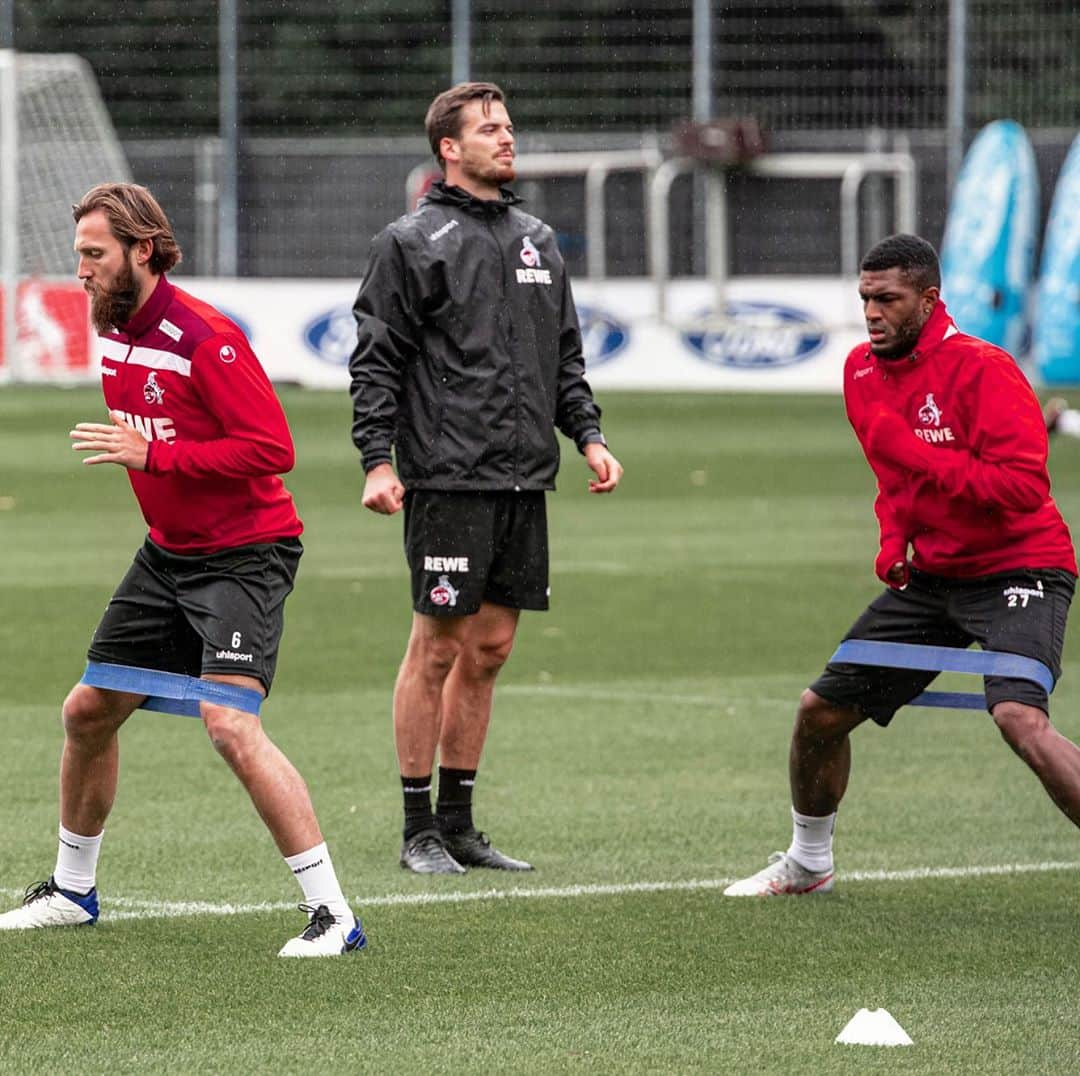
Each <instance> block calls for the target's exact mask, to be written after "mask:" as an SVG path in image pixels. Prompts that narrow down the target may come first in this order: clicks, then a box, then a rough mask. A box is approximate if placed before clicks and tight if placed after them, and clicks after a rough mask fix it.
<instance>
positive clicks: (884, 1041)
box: [835, 1009, 914, 1046]
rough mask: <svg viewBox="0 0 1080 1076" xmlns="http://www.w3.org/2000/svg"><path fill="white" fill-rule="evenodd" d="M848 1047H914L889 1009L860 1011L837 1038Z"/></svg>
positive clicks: (837, 1040)
mask: <svg viewBox="0 0 1080 1076" xmlns="http://www.w3.org/2000/svg"><path fill="white" fill-rule="evenodd" d="M835 1041H836V1042H841V1043H845V1044H846V1045H848V1046H913V1045H914V1043H912V1041H911V1037H910V1036H909V1035H908V1033H907V1032H906V1031H905V1030H904V1029H903V1028H902V1027H901V1026H900V1025H899V1024H898V1023H897V1022H896V1020H895V1019H894V1018H893V1016H892V1013H890V1012H889V1011H888V1010H887V1009H874V1010H870V1009H860V1010H859V1011H858V1012H857V1013H856V1014H855V1015H854V1016H853V1017H852V1018H851V1019H850V1020H849V1021H848V1022H847V1024H846V1025H845V1027H844V1030H843V1031H841V1032H840V1034H839V1035H837V1036H836V1040H835Z"/></svg>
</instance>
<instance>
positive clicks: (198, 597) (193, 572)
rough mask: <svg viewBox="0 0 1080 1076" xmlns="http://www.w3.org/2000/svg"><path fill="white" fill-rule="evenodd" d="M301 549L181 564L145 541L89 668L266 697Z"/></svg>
mask: <svg viewBox="0 0 1080 1076" xmlns="http://www.w3.org/2000/svg"><path fill="white" fill-rule="evenodd" d="M303 551H304V549H303V546H302V545H301V544H300V541H299V539H297V538H284V539H282V540H281V541H278V542H265V543H260V544H258V545H247V546H237V547H236V548H235V549H226V550H222V551H221V552H218V553H209V554H206V555H203V556H180V555H179V554H177V553H170V552H168V551H167V550H165V549H162V548H161V546H158V545H155V544H154V543H153V542H151V541H150V539H149V538H147V539H146V541H145V542H144V544H143V547H142V548H141V549H140V550H139V551H138V553H136V554H135V560H134V562H133V563H132V565H131V567H130V568H129V569H128V572H127V575H125V576H124V578H123V579H122V580H121V582H120V585H119V586H118V587H117V588H116V593H115V594H114V595H113V596H112V600H111V601H110V602H109V605H108V608H107V609H106V610H105V615H104V616H103V617H102V618H101V623H100V624H99V625H98V627H97V631H96V632H94V638H93V641H92V642H91V643H90V650H89V653H88V654H87V656H88V657H89V659H90V660H91V661H105V662H109V663H111V664H114V665H134V666H137V667H138V668H141V669H160V670H162V671H163V672H173V673H183V674H184V675H186V676H200V675H201V674H203V673H229V674H233V675H241V676H253V677H255V679H257V680H259V681H260V682H261V683H262V685H263V687H264V688H265V689H266V690H267V691H268V692H269V690H270V684H271V683H272V681H273V679H274V669H275V667H276V666H277V655H278V646H279V644H280V642H281V634H282V630H283V628H284V616H285V599H286V598H287V597H288V595H289V593H290V592H291V591H292V588H293V581H294V579H295V578H296V569H297V566H298V565H299V563H300V556H301V554H302V553H303Z"/></svg>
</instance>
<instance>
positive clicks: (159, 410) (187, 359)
mask: <svg viewBox="0 0 1080 1076" xmlns="http://www.w3.org/2000/svg"><path fill="white" fill-rule="evenodd" d="M99 340H100V343H101V354H102V361H101V383H102V390H103V392H104V394H105V403H106V405H107V406H108V408H109V410H110V411H121V412H123V417H124V419H125V421H126V422H128V423H129V424H130V425H132V426H134V427H135V428H136V429H137V430H138V431H139V432H140V433H141V434H142V435H143V437H145V438H146V439H147V441H149V442H150V446H149V453H148V455H147V458H146V471H145V472H144V471H134V470H130V469H129V470H128V477H129V478H130V480H131V488H132V489H133V490H134V491H135V496H136V498H137V499H138V501H139V507H140V508H141V509H142V514H143V517H144V518H145V520H146V522H147V524H148V525H149V527H150V538H151V540H152V541H154V542H156V543H157V544H158V545H160V546H163V547H164V548H165V549H168V550H171V551H172V552H174V553H183V554H193V553H210V552H214V551H216V550H220V549H229V548H232V547H235V546H241V545H249V544H251V543H254V542H268V541H274V540H275V539H278V538H293V537H296V536H297V535H299V534H300V533H301V532H302V531H303V529H304V528H303V524H302V523H301V522H300V518H299V517H298V516H297V514H296V508H295V506H294V504H293V499H292V495H291V494H290V493H289V491H288V490H287V489H286V488H285V484H284V482H282V481H281V479H280V478H279V477H277V476H278V475H279V474H283V473H284V472H286V471H289V470H291V469H292V466H293V460H294V455H293V443H292V435H291V434H290V433H289V426H288V423H287V421H286V419H285V413H284V411H283V410H282V409H281V404H280V402H279V401H278V398H277V396H276V395H275V393H274V389H273V387H272V386H271V384H270V381H269V379H268V378H267V376H266V374H265V372H264V371H263V368H262V366H260V365H259V360H258V359H257V358H256V357H255V353H254V352H253V351H252V350H251V345H250V344H249V343H248V341H247V338H246V337H245V336H244V334H243V333H242V332H241V331H240V329H239V328H238V327H237V326H236V325H235V324H234V323H233V322H232V321H230V320H229V319H228V318H227V317H225V316H224V315H223V314H221V313H219V312H218V311H217V310H215V309H214V308H213V307H212V306H209V305H208V304H206V303H203V302H200V301H199V300H198V299H196V298H194V297H193V296H191V295H188V294H187V293H186V292H184V291H181V290H180V289H179V288H176V287H174V286H173V285H172V284H171V283H169V281H168V280H166V279H165V277H164V276H162V277H161V278H160V279H159V280H158V282H157V286H156V287H155V289H154V291H153V293H152V294H151V296H150V298H149V299H148V300H147V301H146V303H145V304H144V305H143V306H142V308H141V309H140V310H139V311H138V313H137V314H136V315H135V316H134V317H133V318H132V319H131V321H129V322H128V323H127V324H126V325H121V326H119V327H118V328H116V329H114V330H111V331H109V332H105V333H102V334H100V336H99Z"/></svg>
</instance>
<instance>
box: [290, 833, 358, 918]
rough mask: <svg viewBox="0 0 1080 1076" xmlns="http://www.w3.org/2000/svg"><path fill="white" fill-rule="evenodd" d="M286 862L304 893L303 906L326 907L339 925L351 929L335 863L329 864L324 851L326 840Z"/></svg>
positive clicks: (328, 856)
mask: <svg viewBox="0 0 1080 1076" xmlns="http://www.w3.org/2000/svg"><path fill="white" fill-rule="evenodd" d="M285 862H286V863H287V864H288V866H289V870H291V871H292V872H293V875H294V876H295V877H296V880H297V881H298V882H299V883H300V888H301V889H302V890H303V891H304V903H305V904H310V905H311V906H312V907H313V908H318V906H319V905H320V904H325V905H326V907H327V908H328V909H329V910H330V913H331V914H332V915H333V916H334V918H335V919H336V920H337V921H338V922H339V923H345V924H347V925H348V926H350V927H351V926H352V924H353V914H352V912H351V911H350V910H349V902H348V901H347V900H346V899H345V894H344V893H342V891H341V886H340V885H339V884H338V880H337V875H336V874H335V873H334V864H333V863H332V862H331V861H330V853H329V852H328V851H327V850H326V842H325V841H323V843H322V844H317V845H315V847H314V848H309V849H308V850H307V851H306V852H298V853H297V854H296V855H295V856H286V857H285Z"/></svg>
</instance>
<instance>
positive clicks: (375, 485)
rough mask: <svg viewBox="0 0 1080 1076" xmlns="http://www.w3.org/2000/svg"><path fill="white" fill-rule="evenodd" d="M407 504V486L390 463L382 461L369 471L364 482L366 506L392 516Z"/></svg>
mask: <svg viewBox="0 0 1080 1076" xmlns="http://www.w3.org/2000/svg"><path fill="white" fill-rule="evenodd" d="M404 504H405V487H404V486H403V485H402V484H401V480H400V479H399V478H398V476H397V475H396V474H395V473H394V468H393V467H391V466H390V464H389V463H380V464H379V465H378V466H377V467H372V468H371V470H370V471H368V473H367V481H366V482H365V483H364V499H363V505H364V507H365V508H370V509H371V511H372V512H378V513H379V514H380V515H384V516H392V515H393V514H394V513H395V512H400V511H401V509H402V507H403V505H404Z"/></svg>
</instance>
